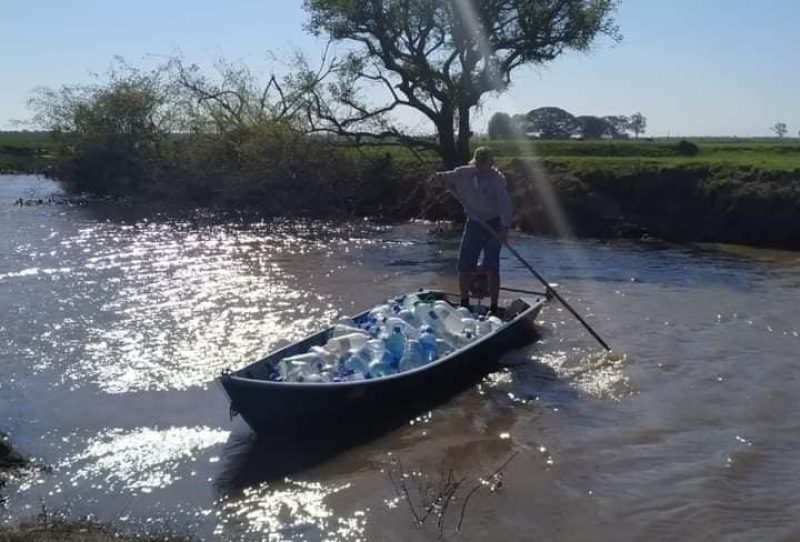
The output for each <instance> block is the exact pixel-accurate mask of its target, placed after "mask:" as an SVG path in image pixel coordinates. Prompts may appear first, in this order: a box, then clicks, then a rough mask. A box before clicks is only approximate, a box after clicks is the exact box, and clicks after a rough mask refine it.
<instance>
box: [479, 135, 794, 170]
mask: <svg viewBox="0 0 800 542" xmlns="http://www.w3.org/2000/svg"><path fill="white" fill-rule="evenodd" d="M678 141H680V140H677V139H655V140H652V141H646V140H638V141H637V140H635V139H634V140H611V141H529V142H514V141H486V142H482V143H485V144H488V145H489V146H491V147H494V148H495V149H496V150H497V156H498V160H499V161H501V163H502V162H503V161H510V160H511V159H513V158H531V157H538V158H540V159H542V160H549V161H551V162H553V163H558V164H561V165H565V166H567V167H570V168H572V167H576V168H579V169H583V170H585V169H589V168H593V167H597V168H599V169H610V168H621V169H632V168H639V167H642V166H656V167H673V166H675V167H677V166H689V165H700V166H733V167H756V168H761V169H766V170H775V171H794V170H800V140H798V139H785V140H778V139H763V140H761V139H749V140H734V139H731V140H716V139H714V140H705V139H695V140H689V141H691V142H692V143H694V144H695V145H697V147H698V149H699V153H698V154H697V155H695V156H685V155H681V154H680V153H679V152H678V150H677V144H678Z"/></svg>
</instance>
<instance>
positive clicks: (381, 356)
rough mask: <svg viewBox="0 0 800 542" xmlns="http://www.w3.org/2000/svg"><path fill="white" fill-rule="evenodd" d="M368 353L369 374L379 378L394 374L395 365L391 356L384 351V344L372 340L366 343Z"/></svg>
mask: <svg viewBox="0 0 800 542" xmlns="http://www.w3.org/2000/svg"><path fill="white" fill-rule="evenodd" d="M367 348H369V351H370V362H369V374H370V376H371V377H372V378H379V377H381V376H386V375H389V374H393V373H395V372H396V370H395V369H396V367H397V366H396V364H395V362H394V358H393V357H392V354H391V353H390V352H389V351H388V350H387V349H386V346H385V345H384V342H383V341H381V340H376V339H373V340H371V341H369V342H368V343H367Z"/></svg>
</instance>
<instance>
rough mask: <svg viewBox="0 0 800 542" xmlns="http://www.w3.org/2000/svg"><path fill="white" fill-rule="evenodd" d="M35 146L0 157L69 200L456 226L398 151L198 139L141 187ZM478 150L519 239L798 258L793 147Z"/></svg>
mask: <svg viewBox="0 0 800 542" xmlns="http://www.w3.org/2000/svg"><path fill="white" fill-rule="evenodd" d="M45 136H47V134H46V133H29V134H22V135H20V136H18V137H16V139H14V138H13V137H11V136H9V134H8V133H5V134H3V135H2V137H0V147H2V145H3V144H5V147H2V148H10V147H13V148H14V149H17V150H16V151H15V152H16V153H17V155H16V156H14V157H13V158H14V160H16V161H15V162H14V163H15V164H17V167H19V168H21V169H22V170H44V169H46V170H48V171H51V172H53V173H54V174H55V175H56V176H58V177H59V178H65V180H67V181H68V182H67V184H68V186H69V187H71V189H72V190H73V191H74V192H85V191H90V192H96V193H102V194H104V195H111V196H113V197H117V196H124V197H132V198H138V199H140V200H143V201H148V202H153V201H155V202H159V203H162V204H165V205H172V206H191V207H197V206H212V207H216V208H218V209H223V210H245V211H247V212H250V213H255V214H260V215H263V216H273V215H291V216H294V217H298V216H305V217H313V218H332V219H348V218H357V217H370V218H377V219H381V220H389V221H395V220H408V219H412V218H426V219H432V220H440V219H459V218H460V217H461V216H462V212H461V210H460V208H459V207H458V204H457V203H456V202H454V201H452V199H451V198H449V197H448V196H447V195H446V194H443V193H441V191H437V190H436V189H434V188H433V187H431V186H429V185H428V183H427V179H428V177H429V175H430V173H431V172H433V171H435V170H436V169H438V162H437V160H436V157H435V156H434V155H431V154H422V155H420V154H416V153H413V152H411V151H410V150H409V149H405V148H397V147H377V148H375V147H365V148H360V147H349V148H345V149H344V150H343V149H342V147H335V146H333V145H332V144H331V142H330V141H322V140H320V141H317V142H315V141H311V140H309V139H308V138H305V139H304V138H302V137H298V136H295V135H290V134H287V133H278V134H275V133H270V134H267V135H263V134H261V135H253V136H252V141H251V142H250V143H249V144H248V145H247V146H243V147H242V149H241V152H238V154H237V156H236V158H232V157H230V156H228V155H227V154H226V152H227V151H225V152H222V150H221V149H220V148H218V146H219V145H218V144H217V143H214V142H211V141H208V140H203V144H204V145H207V149H206V151H207V152H204V153H201V152H200V151H198V150H197V145H188V144H186V143H185V142H184V143H180V144H177V147H176V148H174V149H172V150H171V151H169V152H166V151H165V153H166V154H165V156H166V158H164V160H165V161H164V162H163V163H161V164H160V165H157V166H153V165H152V163H150V162H148V164H149V165H148V168H149V169H147V171H144V170H142V169H141V168H138V166H137V167H133V166H131V165H130V164H129V165H126V166H125V168H124V170H125V171H126V172H130V171H132V170H131V168H132V167H133V169H134V170H136V171H137V172H138V173H137V175H138V177H137V176H131V175H130V174H129V173H126V175H128V176H127V177H125V176H123V177H120V176H119V175H116V174H114V172H115V171H119V167H118V166H119V165H118V164H117V165H111V166H109V168H108V169H106V168H105V166H104V165H103V164H104V163H106V162H104V161H103V160H101V161H100V162H97V161H96V160H95V161H92V162H91V164H90V166H88V165H87V163H86V162H85V161H84V162H81V161H80V160H78V161H77V162H76V161H75V160H74V159H71V158H69V157H68V156H63V155H62V157H61V158H55V157H54V156H55V154H54V153H56V150H55V149H56V147H55V143H54V142H52V141H50V142H48V141H49V140H48V139H47V137H45ZM3 141H5V143H3ZM12 143H13V145H12ZM475 144H476V145H482V144H488V145H491V146H492V147H494V148H495V149H496V154H497V165H498V167H499V168H500V169H501V170H502V171H503V172H504V173H505V174H506V175H507V177H508V178H509V181H510V186H511V191H512V196H513V198H514V201H515V208H516V216H515V222H516V225H517V227H519V228H520V229H522V230H523V231H526V232H529V233H537V234H544V235H558V236H579V237H584V236H587V237H599V238H642V237H655V238H660V239H664V240H667V241H675V242H725V243H737V244H746V245H752V246H760V247H772V248H785V249H800V212H797V211H798V210H800V141H796V140H790V139H787V140H778V139H727V140H722V139H698V140H694V141H685V140H675V139H655V140H611V141H476V143H475ZM278 147H280V150H279V149H278ZM2 148H0V165H1V164H3V163H4V162H3V160H2V156H3V154H2ZM189 148H191V149H192V150H191V152H189V151H186V149H189ZM20 149H28V150H27V151H25V152H23V151H21V150H20ZM223 150H224V149H223ZM187 152H189V153H188V154H187ZM243 153H244V154H243ZM276 157H279V158H276ZM106 159H107V158H106ZM106 159H104V160H106ZM5 163H6V164H8V163H9V162H8V161H6V162H5ZM139 165H141V164H139ZM76 166H80V167H81V168H86V167H91V169H90V170H87V171H89V172H90V173H91V175H88V176H82V175H83V174H81V173H79V172H80V171H82V170H80V169H78V170H76V169H75V167H76ZM134 166H135V164H134ZM137 168H138V169H137ZM76 171H77V173H76ZM59 172H61V173H60V174H59ZM89 179H90V180H89Z"/></svg>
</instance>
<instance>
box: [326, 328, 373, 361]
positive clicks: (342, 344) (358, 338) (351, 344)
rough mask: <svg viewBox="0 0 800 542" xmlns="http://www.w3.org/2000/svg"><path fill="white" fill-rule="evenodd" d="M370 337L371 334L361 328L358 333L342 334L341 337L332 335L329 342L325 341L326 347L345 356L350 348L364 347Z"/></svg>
mask: <svg viewBox="0 0 800 542" xmlns="http://www.w3.org/2000/svg"><path fill="white" fill-rule="evenodd" d="M369 338H370V337H369V335H367V334H366V333H364V332H363V331H360V330H359V331H358V332H357V333H348V334H347V335H341V336H339V337H331V338H330V339H329V340H328V342H326V343H325V349H326V350H327V351H329V352H332V353H333V354H336V355H338V356H343V355H344V354H345V353H346V352H348V351H350V350H358V349H360V348H362V347H363V346H364V345H365V344H367V341H368V340H369Z"/></svg>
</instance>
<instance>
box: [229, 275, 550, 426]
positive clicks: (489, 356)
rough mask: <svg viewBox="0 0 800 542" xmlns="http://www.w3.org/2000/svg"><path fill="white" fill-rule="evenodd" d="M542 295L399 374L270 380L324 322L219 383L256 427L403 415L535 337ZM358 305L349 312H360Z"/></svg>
mask: <svg viewBox="0 0 800 542" xmlns="http://www.w3.org/2000/svg"><path fill="white" fill-rule="evenodd" d="M415 293H416V294H417V295H425V296H429V297H428V298H429V299H432V300H440V299H441V300H444V301H447V302H448V303H450V304H452V305H454V306H455V305H456V303H457V299H456V297H457V296H454V295H452V294H447V293H445V292H440V291H436V290H425V291H420V292H415ZM544 302H545V299H544V298H540V299H530V298H519V299H515V300H513V301H512V302H510V303H509V304H508V305H507V306H505V307H504V310H503V314H502V325H500V326H499V327H498V328H497V329H495V330H494V331H492V332H491V333H488V334H486V335H484V336H482V337H479V338H478V339H476V340H474V341H472V342H470V343H468V344H466V345H465V346H463V347H461V348H459V349H458V350H455V351H453V352H451V353H449V354H447V355H446V356H443V357H441V358H439V359H436V360H434V361H432V362H430V363H427V364H425V365H422V366H420V367H417V368H415V369H411V370H408V371H405V372H401V373H395V374H391V375H387V376H382V377H379V378H372V379H364V380H355V381H343V382H276V381H273V380H271V379H270V378H271V376H272V375H273V374H275V368H276V364H277V363H278V362H279V361H280V360H281V359H283V358H284V357H287V356H293V355H298V354H302V353H305V352H306V351H308V349H309V348H311V347H312V346H321V345H323V344H325V342H326V341H327V340H328V338H330V335H331V329H330V328H329V329H326V330H323V331H320V332H319V333H316V334H314V335H311V336H310V337H307V338H306V339H303V340H301V341H299V342H296V343H293V344H291V345H288V346H286V347H284V348H281V349H279V350H277V351H275V352H273V353H271V354H269V355H268V356H266V357H265V358H263V359H261V360H259V361H256V362H254V363H252V364H250V365H248V366H246V367H243V368H241V369H239V370H236V371H230V372H224V373H223V374H222V375H221V376H220V377H219V379H218V380H219V382H220V384H221V385H222V387H223V388H224V389H225V392H226V393H227V394H228V397H229V398H230V404H231V413H232V414H241V416H242V418H244V420H245V421H246V422H247V423H248V425H249V426H250V427H251V428H252V429H253V430H254V431H256V432H257V433H274V432H275V431H287V430H289V431H291V430H298V431H317V430H323V429H324V428H330V429H332V430H335V429H336V428H337V427H338V428H341V427H342V425H343V424H345V425H351V424H352V423H354V422H362V421H364V422H366V421H367V420H369V419H374V418H379V419H383V420H386V419H389V418H399V419H405V420H407V419H408V416H409V415H413V413H414V411H417V412H421V411H422V410H421V409H426V408H430V407H431V406H433V405H435V404H437V403H440V402H442V401H443V400H445V399H447V398H448V397H450V396H452V394H453V393H455V391H457V390H459V389H463V388H464V387H465V386H468V385H470V384H474V383H475V382H477V381H478V380H480V378H482V377H483V376H485V375H486V374H487V373H488V372H490V371H491V370H492V369H493V368H496V366H497V360H498V359H499V357H500V356H501V355H502V354H503V353H504V352H506V351H508V350H511V349H513V348H518V347H520V346H522V345H524V344H526V343H528V342H530V340H531V339H532V338H534V337H535V333H536V330H535V327H534V320H535V319H536V317H537V315H538V314H539V311H540V310H541V308H542V305H543V304H544ZM367 315H368V311H365V312H363V313H361V314H359V315H357V316H355V317H354V318H353V320H354V321H355V322H356V323H360V322H362V321H363V320H364V319H365V318H367Z"/></svg>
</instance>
